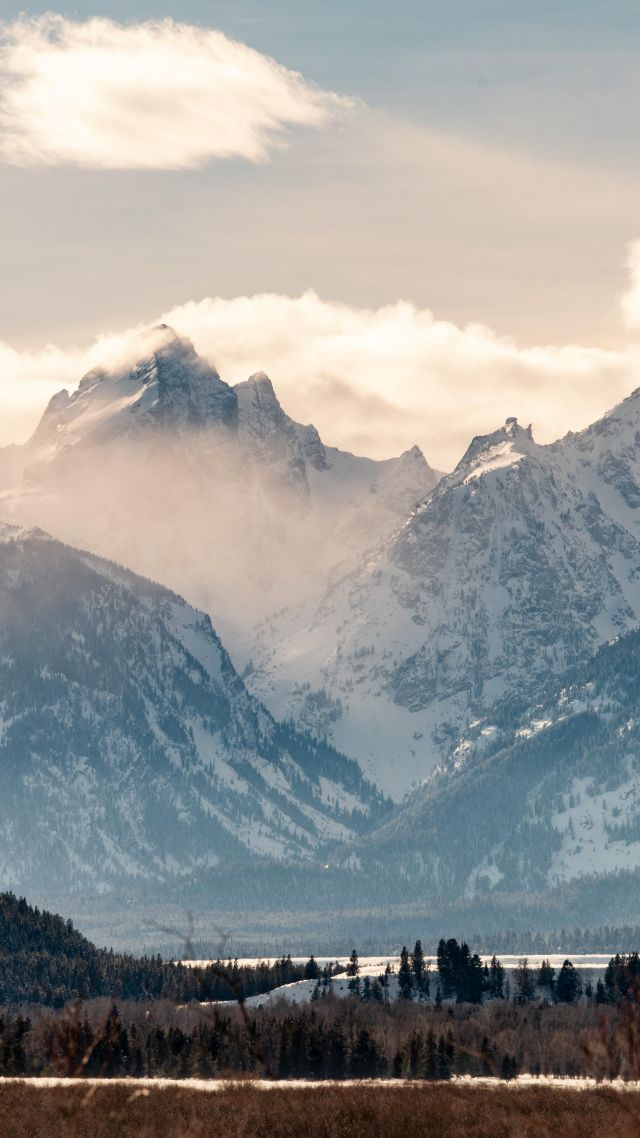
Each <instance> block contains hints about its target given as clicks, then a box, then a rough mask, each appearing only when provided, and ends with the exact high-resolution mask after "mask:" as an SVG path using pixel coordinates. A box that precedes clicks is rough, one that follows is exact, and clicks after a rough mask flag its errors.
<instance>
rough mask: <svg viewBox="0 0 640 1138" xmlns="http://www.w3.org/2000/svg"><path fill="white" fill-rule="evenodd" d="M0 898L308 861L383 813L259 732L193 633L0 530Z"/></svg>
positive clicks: (265, 724) (143, 597)
mask: <svg viewBox="0 0 640 1138" xmlns="http://www.w3.org/2000/svg"><path fill="white" fill-rule="evenodd" d="M0 613H1V620H0V693H1V698H0V835H1V839H2V840H1V842H0V846H1V850H2V852H1V854H0V882H1V883H2V885H3V886H6V887H8V888H13V887H16V888H18V889H19V890H25V889H30V890H31V891H32V892H34V893H37V894H38V895H41V894H42V892H43V891H46V890H49V891H51V890H55V891H56V892H57V893H73V892H77V893H79V892H82V891H83V890H85V891H86V890H90V891H92V892H94V893H95V892H96V891H97V892H100V891H103V890H109V889H113V888H119V889H122V888H124V887H125V886H126V885H127V884H129V886H131V885H132V884H133V883H136V882H137V883H147V884H148V885H149V886H150V887H154V888H156V889H157V888H159V887H160V886H162V885H164V886H167V885H168V884H170V883H172V882H173V883H176V882H179V881H188V882H189V883H193V881H195V880H197V878H198V874H199V873H204V872H206V871H210V870H212V869H216V868H217V869H218V870H223V869H227V868H229V867H230V866H233V865H237V864H254V865H258V864H275V863H281V864H283V865H287V864H296V865H300V864H304V863H313V862H314V860H315V859H317V858H318V856H319V851H321V850H322V849H323V848H324V847H325V846H326V845H327V843H330V842H331V843H334V842H335V841H336V840H347V841H350V840H352V839H353V838H354V836H355V834H356V833H357V831H358V830H359V829H360V828H362V826H363V825H365V824H366V825H369V824H370V823H371V821H372V820H373V819H374V818H375V817H376V816H378V815H379V813H380V811H381V810H382V809H383V803H382V801H381V799H380V796H379V795H378V794H377V792H376V791H375V790H374V789H373V787H371V786H370V785H369V784H367V783H366V782H365V781H364V780H363V778H362V776H361V774H360V771H359V769H358V767H357V765H356V764H355V763H354V762H352V761H350V760H348V759H346V758H345V757H344V756H341V755H339V754H337V753H336V752H335V751H333V750H332V749H331V748H330V747H328V746H326V745H323V744H319V743H317V742H314V741H313V740H310V739H307V738H304V737H303V736H301V735H300V734H298V733H296V732H295V731H293V730H291V729H289V728H287V727H284V726H281V725H279V724H277V723H275V722H274V720H273V719H272V717H271V716H270V714H269V713H268V712H267V711H266V709H265V708H264V707H263V706H262V705H261V704H259V703H258V701H257V700H256V699H255V698H254V697H252V696H250V695H249V693H248V692H247V690H246V688H245V686H244V684H243V682H242V680H241V679H240V677H239V676H238V674H237V672H236V671H235V669H234V667H233V665H232V663H231V661H230V659H229V656H228V654H227V652H226V651H225V649H224V648H223V646H222V644H221V642H220V640H219V638H218V636H217V634H216V633H215V632H214V630H213V628H212V625H211V622H210V620H209V617H208V616H206V615H205V614H203V613H201V612H198V611H196V610H195V609H193V608H191V607H190V606H189V605H188V604H187V603H186V602H185V601H183V600H182V599H181V598H180V597H178V596H177V595H175V594H174V593H171V592H169V591H168V590H167V589H164V588H163V587H162V586H160V585H157V584H154V583H153V582H151V581H148V580H145V579H143V578H141V577H138V576H135V575H134V574H132V573H130V572H129V571H127V570H125V569H123V568H121V567H120V566H118V565H115V564H113V563H111V562H107V561H104V560H102V559H99V558H96V557H94V556H92V555H90V554H87V553H83V552H81V551H80V550H77V549H72V548H70V547H68V546H66V545H63V544H61V543H60V542H57V541H55V540H53V539H51V538H49V537H48V536H47V535H45V534H43V533H42V532H40V531H35V530H31V531H25V530H21V529H18V528H16V527H13V526H6V525H5V526H2V527H1V528H0Z"/></svg>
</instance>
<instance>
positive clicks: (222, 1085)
mask: <svg viewBox="0 0 640 1138" xmlns="http://www.w3.org/2000/svg"><path fill="white" fill-rule="evenodd" d="M381 1083H384V1086H385V1087H389V1088H392V1087H398V1088H401V1087H406V1086H411V1085H419V1086H426V1085H428V1084H426V1083H425V1081H424V1080H422V1079H420V1080H418V1081H417V1083H416V1082H414V1081H413V1080H411V1079H340V1080H333V1079H318V1080H311V1079H241V1080H240V1079H238V1080H236V1079H75V1078H71V1079H63V1078H58V1077H41V1078H31V1079H28V1078H15V1079H12V1078H0V1086H2V1085H7V1086H8V1085H12V1084H17V1085H20V1084H23V1085H24V1086H28V1087H30V1088H34V1089H36V1088H37V1089H39V1090H48V1089H51V1088H53V1087H69V1086H79V1087H87V1089H88V1090H91V1089H92V1088H95V1087H104V1086H111V1087H114V1086H115V1087H117V1086H122V1087H131V1089H132V1091H133V1092H134V1094H135V1095H136V1096H139V1095H146V1094H149V1092H150V1091H151V1090H152V1089H153V1090H162V1089H166V1088H176V1089H178V1090H192V1091H209V1092H214V1091H225V1090H229V1089H230V1088H231V1087H241V1086H250V1087H251V1088H254V1089H256V1090H260V1091H274V1090H300V1089H301V1088H305V1089H308V1090H318V1089H321V1088H322V1087H343V1088H345V1089H346V1088H348V1087H357V1086H371V1085H375V1084H381ZM447 1084H448V1085H449V1086H456V1085H458V1086H464V1087H495V1088H496V1089H497V1088H502V1087H509V1088H510V1089H511V1090H518V1089H519V1088H521V1087H554V1088H555V1089H556V1090H561V1091H567V1090H574V1091H585V1090H589V1089H591V1088H593V1087H611V1088H612V1089H614V1090H617V1091H638V1090H640V1082H624V1080H623V1079H613V1080H597V1079H592V1078H587V1077H585V1078H582V1079H578V1078H572V1077H567V1078H564V1077H562V1076H556V1075H518V1077H517V1078H515V1079H508V1080H507V1079H492V1078H484V1077H482V1078H477V1079H474V1078H472V1077H471V1076H470V1075H461V1076H456V1077H455V1078H453V1079H448V1080H447Z"/></svg>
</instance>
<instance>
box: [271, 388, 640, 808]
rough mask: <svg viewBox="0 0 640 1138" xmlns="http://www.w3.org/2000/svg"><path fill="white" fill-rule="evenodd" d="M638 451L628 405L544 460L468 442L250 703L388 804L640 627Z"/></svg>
mask: <svg viewBox="0 0 640 1138" xmlns="http://www.w3.org/2000/svg"><path fill="white" fill-rule="evenodd" d="M639 439H640V396H638V394H637V393H636V394H634V395H633V396H631V397H630V399H628V400H627V401H625V403H623V404H621V405H620V407H618V408H616V409H615V410H614V411H613V412H611V414H610V415H608V416H606V417H605V419H603V420H602V421H601V422H600V423H597V424H595V425H594V426H593V427H591V428H589V430H587V431H584V432H582V433H581V434H580V435H576V436H568V437H567V438H566V439H564V440H562V441H561V442H560V443H557V444H554V445H553V446H550V447H541V446H537V445H536V443H535V441H534V439H533V437H532V433H531V430H530V429H527V430H524V429H522V428H521V427H520V426H519V425H518V423H517V421H516V420H515V419H509V420H507V422H506V424H505V426H504V427H501V428H499V429H498V430H497V431H495V432H494V433H493V434H491V435H488V436H485V437H479V438H476V439H474V440H473V442H472V443H471V446H470V447H469V449H468V451H467V453H466V454H465V455H464V457H463V458H462V460H461V462H460V463H459V464H458V466H457V467H456V469H455V470H454V471H453V473H452V474H450V475H448V476H446V477H444V478H443V479H442V480H441V481H440V482H439V483H438V485H437V486H436V487H435V488H434V490H433V491H432V492H431V494H430V495H428V496H427V497H426V499H425V500H424V501H423V502H422V503H421V504H419V505H418V506H417V507H416V508H415V509H414V510H413V511H412V512H411V514H410V515H409V517H408V520H407V521H406V523H405V525H404V526H402V527H401V528H400V529H399V531H398V532H397V533H396V534H395V535H394V536H392V537H391V538H390V539H389V540H388V541H387V542H386V543H383V545H382V546H381V547H380V548H379V549H378V550H377V551H376V552H374V553H373V554H371V555H370V556H368V557H367V558H366V559H365V560H363V562H362V563H361V564H360V566H359V568H358V569H357V570H356V571H355V572H351V573H348V574H347V575H345V576H344V577H343V578H342V579H341V580H339V581H337V582H336V583H335V584H334V585H333V586H332V587H331V588H330V589H329V590H328V592H327V594H326V596H325V597H324V599H323V601H322V603H321V605H320V606H319V607H316V608H315V609H314V610H313V612H312V611H309V610H307V611H306V612H305V613H304V614H303V617H302V618H301V619H299V622H298V624H294V623H289V625H287V624H286V622H285V621H284V619H283V620H282V621H281V624H280V625H279V626H278V625H276V626H275V627H273V626H272V627H270V628H269V636H268V637H267V636H265V637H264V639H263V643H262V645H261V648H260V650H259V651H258V652H256V653H255V655H254V662H255V664H256V671H255V673H254V675H253V676H252V680H251V682H252V686H253V690H255V691H256V692H260V693H263V694H264V696H265V697H268V698H269V700H270V705H271V706H272V707H273V708H274V710H276V712H277V713H278V714H280V715H286V716H292V717H294V718H296V719H297V721H298V722H300V723H303V724H304V723H307V724H309V726H311V725H313V728H314V729H315V730H322V729H323V728H325V727H326V730H327V731H328V733H329V736H330V737H331V738H333V739H334V740H335V741H336V743H337V745H339V746H340V747H341V748H344V749H345V750H346V751H347V752H349V753H352V754H356V755H357V756H358V758H359V760H360V761H361V762H362V763H363V764H364V767H365V770H366V771H367V772H368V774H369V775H371V776H372V777H374V778H376V779H377V780H378V781H379V782H380V784H381V785H383V786H384V787H385V789H386V790H387V791H389V792H390V793H392V794H394V795H396V796H399V795H401V794H402V793H403V792H404V791H405V790H406V789H407V787H408V786H409V785H410V783H411V782H412V780H420V779H422V778H424V777H426V775H428V773H429V771H430V770H431V769H432V768H433V766H434V765H435V764H436V763H437V762H439V761H441V760H442V759H443V758H445V757H446V755H447V754H448V752H449V749H450V747H451V746H452V745H454V742H455V740H456V739H457V738H458V736H459V735H460V733H461V732H462V731H463V730H464V728H465V726H466V725H467V724H468V723H470V722H472V721H473V720H474V719H476V718H478V717H479V716H482V715H484V713H485V711H486V709H487V708H488V707H490V706H491V705H492V704H493V703H494V702H495V701H496V699H502V698H512V697H519V698H520V697H522V698H525V699H527V698H530V697H532V696H533V695H534V694H535V692H536V691H537V690H539V688H540V685H541V684H546V683H547V682H548V680H549V678H550V677H553V676H554V675H559V674H561V673H562V672H563V671H564V669H565V668H567V667H568V666H569V665H571V664H572V663H575V662H577V661H580V660H585V659H587V658H588V657H589V655H590V654H591V653H592V652H593V651H594V650H595V649H596V648H597V646H598V645H599V644H602V643H603V642H605V641H606V640H608V639H610V638H611V637H613V636H615V635H617V634H619V633H620V632H623V631H625V630H628V629H631V628H633V627H634V626H635V625H636V624H637V623H638V622H639V620H640V575H639V573H638V565H639V564H640V528H639V521H640V518H639V517H638V503H639V502H640V457H639V456H640V451H639V449H638V440H639ZM319 691H320V692H322V693H323V694H324V696H325V698H326V701H327V707H329V708H331V709H332V711H331V715H330V716H328V717H327V721H326V723H322V722H318V719H317V708H316V706H315V704H313V700H314V693H315V692H319ZM338 699H339V700H340V710H339V714H337V715H336V714H335V701H336V700H338ZM312 705H313V712H314V715H315V721H314V719H313V717H312V716H311V715H310V713H309V711H310V708H311V706H312Z"/></svg>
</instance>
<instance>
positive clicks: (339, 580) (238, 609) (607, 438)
mask: <svg viewBox="0 0 640 1138" xmlns="http://www.w3.org/2000/svg"><path fill="white" fill-rule="evenodd" d="M639 509H640V391H638V392H634V393H633V394H632V395H631V396H630V397H629V398H628V399H627V400H625V401H624V402H623V403H622V404H620V405H619V406H617V407H615V408H614V409H613V410H612V411H611V412H610V413H608V414H607V415H606V416H605V417H604V418H603V419H602V420H600V421H599V422H597V423H595V424H594V425H593V426H591V427H589V428H587V429H586V430H584V431H582V432H580V433H579V434H569V435H567V436H566V437H565V438H563V439H561V440H560V441H558V442H556V443H554V444H552V445H547V446H540V445H538V444H537V443H536V442H535V439H534V437H533V432H532V429H531V428H530V427H527V428H523V427H522V426H520V425H519V424H518V422H517V419H515V418H513V417H510V418H508V419H507V420H506V422H505V424H504V426H501V427H499V428H498V429H497V430H495V431H494V432H492V433H490V434H489V435H485V436H479V437H477V438H475V439H473V440H472V442H471V444H470V445H469V447H468V449H467V451H466V453H465V454H464V455H463V457H462V459H461V460H460V462H459V463H458V465H457V466H456V468H455V469H454V471H453V472H452V473H450V474H446V475H442V476H441V475H440V474H439V473H438V472H436V471H434V470H433V469H432V468H431V467H430V466H429V464H428V463H427V461H426V459H425V458H424V456H423V454H422V452H421V451H420V450H419V448H418V447H414V448H413V449H411V450H409V451H407V452H406V453H405V454H403V455H401V456H399V457H397V458H394V459H389V460H387V461H383V462H380V461H378V462H375V461H373V460H371V459H367V458H361V457H357V456H354V455H351V454H348V453H346V452H341V451H339V450H336V449H335V448H332V447H330V446H328V445H326V444H325V443H324V442H323V440H322V439H320V437H319V435H318V432H317V431H316V430H315V428H314V427H313V426H310V425H306V426H305V425H301V424H298V423H296V422H295V421H294V420H292V419H291V418H290V417H289V416H288V415H287V414H286V412H285V410H284V409H283V408H282V407H281V405H280V403H279V401H278V399H277V396H276V393H275V391H274V387H273V385H272V383H271V381H270V380H269V378H268V377H267V376H266V375H264V374H263V373H258V374H256V375H254V376H252V377H250V378H249V379H248V380H247V381H246V382H245V383H241V384H237V385H235V386H233V387H232V386H230V385H228V384H226V383H225V382H224V381H223V380H222V379H221V378H220V376H219V375H218V373H217V371H216V370H215V368H214V367H213V366H212V365H211V364H210V363H208V362H206V361H205V360H203V359H202V358H201V357H199V356H198V355H197V353H196V352H195V349H194V348H193V345H191V344H190V343H189V342H188V341H186V340H184V339H183V338H181V337H179V336H177V335H176V334H175V333H174V332H173V331H172V330H171V329H169V328H166V327H164V326H162V327H159V328H155V329H151V330H150V331H149V332H147V333H144V334H140V335H139V336H138V337H136V338H135V339H134V340H133V341H132V343H131V345H130V346H129V348H128V350H127V352H126V353H125V354H124V355H123V356H122V357H121V358H119V359H110V360H106V361H105V364H104V366H103V367H102V368H99V369H96V370H94V371H92V372H91V373H89V375H87V376H85V378H84V379H83V380H82V381H81V382H80V384H79V386H78V388H77V389H76V391H75V392H73V393H72V394H69V393H68V392H61V393H59V394H58V395H56V396H55V397H54V398H53V399H52V400H51V402H50V404H49V406H48V408H47V409H46V410H45V412H44V415H43V417H42V420H41V422H40V424H39V426H38V427H37V429H36V431H35V433H34V434H33V436H32V438H31V439H30V440H28V441H27V443H25V444H23V445H21V446H13V447H7V448H4V450H1V451H0V517H1V518H4V519H5V526H4V528H3V530H2V534H1V535H0V604H1V605H2V612H3V620H2V625H1V628H0V639H1V640H2V643H1V644H0V676H1V686H0V714H1V715H2V736H1V742H0V779H1V780H2V801H3V808H2V811H1V812H0V831H1V832H2V834H3V853H2V860H1V862H0V885H3V886H6V887H11V888H16V889H24V888H26V887H27V885H31V884H33V885H34V887H35V884H36V883H37V882H40V884H41V885H42V883H43V882H49V883H50V884H51V887H53V884H54V882H56V883H57V884H58V885H59V884H60V883H61V882H63V883H65V888H66V887H67V886H68V887H69V889H70V890H82V889H87V890H96V889H99V890H100V889H103V890H110V889H113V888H115V887H116V886H122V885H123V883H124V882H143V883H146V884H147V886H148V888H149V889H151V890H154V889H155V890H160V891H161V890H162V889H163V888H166V887H167V885H168V883H171V886H172V888H174V887H175V886H176V883H177V882H180V881H182V882H184V883H185V888H186V887H187V885H188V884H189V882H192V881H195V880H201V881H204V880H205V879H206V880H210V879H211V874H214V875H215V874H216V873H217V872H220V871H221V870H222V868H225V867H226V868H228V867H230V866H231V867H233V866H240V865H242V866H245V867H249V869H248V872H249V873H251V872H253V870H254V869H255V872H256V873H258V872H259V873H260V874H261V875H262V877H261V880H263V881H264V880H267V879H268V877H269V874H270V873H271V875H272V880H273V881H274V882H275V880H276V877H277V879H278V881H279V882H280V885H281V886H282V892H283V895H284V896H286V894H287V891H289V896H290V897H293V896H294V894H295V896H296V897H297V896H298V895H299V894H298V893H296V892H295V889H297V888H298V886H296V887H295V889H294V885H293V884H292V883H293V882H294V877H295V874H296V873H298V871H300V870H301V869H303V870H304V873H303V876H304V880H305V881H306V882H307V883H308V882H315V884H314V885H312V887H311V888H312V891H313V890H315V891H316V893H317V894H318V895H320V894H321V893H322V892H323V890H324V891H325V893H326V890H327V888H328V886H327V884H326V883H327V882H328V881H329V880H330V882H331V890H330V892H331V891H332V896H333V899H334V902H335V903H336V904H338V903H339V904H345V905H355V904H356V903H357V899H358V897H360V898H362V899H363V900H364V901H365V903H370V904H376V903H382V902H384V903H385V904H392V903H393V902H394V901H398V902H399V901H400V900H402V902H403V903H411V904H413V903H418V902H420V901H421V899H424V898H425V897H426V896H429V897H432V898H433V897H438V898H441V899H442V898H446V899H448V901H450V902H451V903H455V904H461V905H470V906H472V907H473V906H475V909H474V911H477V907H478V905H482V904H485V906H490V905H492V904H494V902H495V899H496V898H500V897H502V898H503V899H505V904H506V903H507V902H506V899H507V898H512V899H514V898H515V899H517V898H518V897H522V896H523V895H524V894H529V895H533V894H536V896H538V895H539V896H550V895H551V894H552V893H553V891H554V890H556V891H557V890H562V889H565V888H567V887H568V886H569V885H570V884H571V883H572V882H573V883H578V885H580V883H581V882H582V883H583V885H582V886H581V888H583V894H584V896H585V897H587V895H588V896H590V897H591V898H592V901H589V902H588V904H587V902H586V901H585V905H586V906H587V910H588V912H589V914H591V915H590V916H589V919H590V920H591V919H592V918H593V920H598V921H601V920H602V917H601V910H602V904H603V901H602V898H603V893H602V889H601V884H602V883H603V882H605V880H606V881H608V880H610V878H611V875H620V874H623V875H624V874H627V875H629V874H631V878H630V880H631V879H633V880H634V881H635V879H636V878H635V877H634V875H636V874H637V871H638V866H640V844H639V843H640V830H639V829H638V827H639V826H640V797H639V796H640V784H639V783H638V776H637V756H638V736H637V726H636V724H637V723H638V722H640V685H639V683H638V678H637V676H638V674H639V673H640V670H639V669H637V667H636V660H637V656H638V648H639V647H640V641H639V640H638V637H639V636H640V633H639V632H638V631H637V629H638V626H639V625H640V527H639V519H640V513H639ZM43 531H46V533H44V532H43ZM47 533H48V534H50V535H51V536H46V534H47ZM83 550H88V551H89V552H82V551H83ZM123 565H126V567H127V568H126V569H125V568H122V566H123ZM156 581H160V582H162V584H161V585H159V584H155V583H154V582H156ZM182 598H184V599H182ZM214 628H215V629H216V631H215V632H214ZM386 796H391V798H393V799H394V800H395V803H396V805H395V807H394V808H393V809H391V806H390V804H389V802H388V800H387V798H386ZM252 867H253V869H252ZM304 867H306V868H304ZM327 872H328V873H329V876H328V877H327V876H326V874H327ZM283 873H284V877H283V876H282V874H283ZM265 874H266V877H265ZM287 874H290V876H289V877H287V876H286V875H287ZM292 874H293V875H294V876H291V875H292ZM314 875H315V876H314ZM607 875H608V876H607ZM296 880H297V881H299V880H301V879H300V878H296ZM625 880H626V879H625ZM283 882H284V885H282V883H283ZM598 883H600V884H598ZM300 888H301V886H300ZM292 890H293V892H292ZM610 893H611V895H612V896H613V893H615V890H613V891H611V890H610ZM616 896H617V894H616ZM483 899H484V900H483ZM509 903H513V905H516V904H517V900H513V901H512V902H509ZM589 906H590V907H589ZM624 916H625V918H626V917H628V916H629V914H628V913H625V914H624ZM611 919H613V917H612V918H611ZM560 923H561V922H560Z"/></svg>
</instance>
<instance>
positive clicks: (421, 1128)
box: [0, 1083, 640, 1138]
mask: <svg viewBox="0 0 640 1138" xmlns="http://www.w3.org/2000/svg"><path fill="white" fill-rule="evenodd" d="M0 1133H1V1134H2V1138H214V1136H215V1138H638V1135H640V1092H636V1091H627V1092H625V1091H622V1092H620V1091H617V1090H614V1089H611V1088H607V1087H596V1088H590V1089H587V1090H580V1091H576V1090H567V1089H557V1088H555V1087H553V1088H552V1087H544V1086H542V1087H530V1086H529V1087H526V1086H525V1087H516V1086H504V1085H503V1086H498V1087H496V1088H487V1087H473V1086H471V1087H469V1086H465V1085H460V1084H458V1085H451V1084H424V1083H422V1084H411V1085H408V1086H393V1085H389V1084H386V1085H385V1084H384V1083H378V1084H377V1085H376V1084H373V1085H372V1084H369V1085H360V1086H355V1087H354V1086H348V1087H339V1086H338V1087H336V1086H328V1087H322V1086H320V1087H318V1086H316V1087H313V1088H310V1089H308V1090H305V1089H304V1088H302V1089H301V1088H297V1087H296V1088H291V1089H289V1088H286V1089H277V1090H275V1089H274V1090H269V1091H265V1090H259V1089H256V1088H252V1087H251V1086H249V1085H246V1084H245V1085H242V1086H239V1087H234V1088H229V1089H226V1090H224V1091H220V1092H218V1093H216V1094H206V1093H202V1092H200V1091H197V1090H192V1089H188V1088H185V1089H184V1090H182V1089H179V1088H178V1089H176V1088H166V1089H160V1088H159V1089H151V1090H140V1089H136V1088H135V1087H134V1086H132V1087H126V1086H113V1085H109V1084H108V1083H105V1085H104V1086H100V1087H99V1088H92V1087H88V1088H85V1087H78V1086H71V1087H58V1088H52V1089H47V1090H43V1089H41V1088H35V1087H29V1086H28V1085H25V1084H19V1085H18V1084H15V1085H4V1086H2V1087H1V1088H0Z"/></svg>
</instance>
